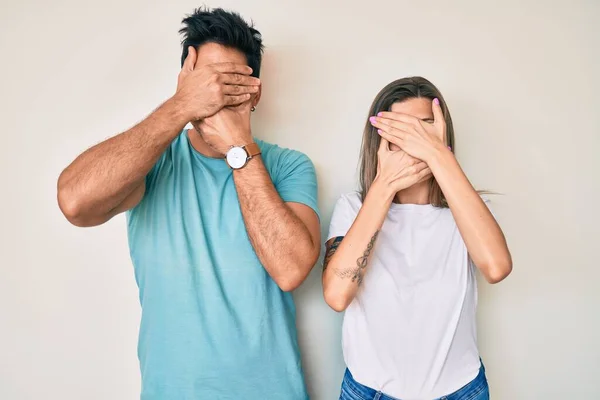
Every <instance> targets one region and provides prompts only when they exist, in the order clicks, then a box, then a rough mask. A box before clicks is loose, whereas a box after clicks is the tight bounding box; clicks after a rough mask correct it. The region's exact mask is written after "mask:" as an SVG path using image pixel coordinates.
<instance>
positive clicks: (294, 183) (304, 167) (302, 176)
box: [274, 151, 321, 219]
mask: <svg viewBox="0 0 600 400" xmlns="http://www.w3.org/2000/svg"><path fill="white" fill-rule="evenodd" d="M280 165H281V166H280V170H279V174H278V176H277V179H276V181H275V182H274V184H275V189H277V192H278V193H279V196H281V199H282V200H283V201H284V202H286V203H288V202H291V203H300V204H304V205H306V206H308V207H310V208H312V209H313V210H314V211H315V213H316V214H317V216H318V217H319V219H321V214H320V213H319V206H318V189H317V174H316V172H315V167H314V165H313V163H312V161H311V160H310V158H308V157H307V156H306V155H305V154H303V153H300V152H298V151H290V152H288V153H287V154H286V155H285V156H284V157H283V159H282V161H281V164H280Z"/></svg>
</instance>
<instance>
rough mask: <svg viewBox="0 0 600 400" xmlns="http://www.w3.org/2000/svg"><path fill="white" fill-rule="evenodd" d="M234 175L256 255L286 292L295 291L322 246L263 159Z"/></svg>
mask: <svg viewBox="0 0 600 400" xmlns="http://www.w3.org/2000/svg"><path fill="white" fill-rule="evenodd" d="M233 176H234V181H235V186H236V190H237V193H238V198H239V202H240V208H241V210H242V215H243V218H244V223H245V225H246V230H247V232H248V236H249V238H250V242H251V243H252V246H253V247H254V250H255V251H256V254H257V255H258V257H259V259H260V261H261V262H262V264H263V266H264V267H265V269H266V270H267V272H268V273H269V275H270V276H271V277H272V278H273V280H274V281H275V282H276V283H277V284H278V285H279V287H280V288H281V289H282V290H285V291H289V290H292V289H294V288H295V287H296V286H298V285H299V284H300V282H302V281H303V280H304V278H305V277H306V276H307V275H308V273H309V272H310V269H311V268H312V266H313V265H314V263H315V262H316V259H317V257H318V254H319V251H318V249H319V248H320V244H319V243H313V239H312V237H311V234H310V232H309V230H308V228H307V227H306V225H305V224H304V223H303V222H302V221H301V220H300V218H298V217H297V216H296V215H295V214H294V212H293V211H292V210H291V209H290V208H289V207H288V206H287V205H286V204H285V203H284V202H283V200H282V199H281V197H280V196H279V194H278V193H277V190H276V189H275V186H274V185H273V182H272V181H271V177H270V176H269V173H268V172H267V170H266V168H265V166H264V164H263V161H262V158H261V157H260V156H259V157H255V158H253V159H252V160H250V161H249V163H248V165H246V166H245V167H244V168H242V169H240V170H236V171H234V174H233ZM315 249H316V250H315Z"/></svg>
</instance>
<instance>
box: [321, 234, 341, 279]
mask: <svg viewBox="0 0 600 400" xmlns="http://www.w3.org/2000/svg"><path fill="white" fill-rule="evenodd" d="M343 238H344V237H343V236H337V237H336V238H335V239H333V242H332V243H331V245H330V246H328V247H327V251H326V252H325V259H324V260H323V271H325V268H327V264H329V261H331V257H333V255H334V254H335V252H336V251H337V248H338V247H339V245H340V243H342V239H343Z"/></svg>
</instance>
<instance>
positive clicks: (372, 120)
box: [369, 117, 377, 124]
mask: <svg viewBox="0 0 600 400" xmlns="http://www.w3.org/2000/svg"><path fill="white" fill-rule="evenodd" d="M369 121H371V123H372V124H373V123H375V122H377V120H376V119H375V117H371V118H369Z"/></svg>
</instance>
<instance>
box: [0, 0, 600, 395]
mask: <svg viewBox="0 0 600 400" xmlns="http://www.w3.org/2000/svg"><path fill="white" fill-rule="evenodd" d="M484 3H486V4H484ZM488 3H489V2H481V1H476V0H473V1H453V2H447V1H419V2H417V1H400V0H396V1H391V0H387V1H383V0H379V1H378V0H372V1H369V2H366V3H363V2H352V1H335V2H334V1H323V0H320V1H315V0H303V1H287V2H279V1H276V0H270V1H269V0H262V1H260V0H254V1H251V2H250V1H241V0H237V1H236V0H228V1H222V2H220V3H210V4H209V5H211V6H219V5H220V6H223V7H225V8H231V9H235V10H238V11H240V12H241V13H242V14H243V15H244V16H246V17H251V18H252V19H253V20H254V21H255V23H256V26H257V28H258V29H259V30H260V31H261V32H262V33H263V36H264V39H265V44H266V45H267V49H266V54H265V58H264V67H263V71H262V76H261V77H262V80H263V85H264V92H263V97H262V102H261V104H260V105H259V107H258V110H257V112H256V113H255V115H254V122H253V126H254V133H255V134H256V135H257V136H259V137H262V138H264V139H266V140H269V141H273V142H277V143H279V144H280V145H283V146H286V147H292V148H296V149H298V150H300V151H303V152H305V153H307V154H308V155H309V156H310V157H311V158H312V160H313V161H314V163H315V165H316V168H317V171H318V177H319V186H320V206H321V208H322V212H323V216H324V219H323V221H322V222H323V230H324V231H325V230H326V229H327V224H328V222H329V217H330V215H331V211H332V207H333V204H334V201H335V200H336V198H337V197H338V196H339V194H340V193H342V192H347V191H350V190H352V189H353V188H354V187H355V172H356V165H357V156H358V150H359V144H360V137H361V130H362V126H363V124H364V121H365V118H366V113H367V110H368V107H369V105H370V103H371V101H372V99H373V97H374V96H375V94H376V93H377V92H378V91H379V89H380V88H381V87H382V86H384V85H385V84H386V83H388V82H389V81H391V80H393V79H396V78H400V77H403V76H407V75H415V74H418V75H423V76H425V77H427V78H429V79H431V80H432V81H433V82H434V83H435V84H436V85H438V87H439V88H440V89H441V91H442V92H443V93H444V95H445V97H446V100H447V101H448V103H449V105H450V108H451V110H452V113H453V117H454V122H455V128H456V132H457V143H458V144H457V148H458V158H459V160H460V161H461V163H462V165H463V167H464V169H465V170H466V172H467V174H468V175H469V177H470V178H471V179H472V181H473V182H474V183H475V184H476V185H477V186H478V187H480V188H486V189H492V190H495V191H498V192H502V193H503V196H498V197H495V198H493V208H494V210H495V212H496V215H497V216H498V218H499V220H500V223H501V225H502V226H503V228H504V230H505V233H506V235H507V237H508V241H509V245H510V248H511V250H512V253H513V256H514V271H513V274H512V275H511V276H510V277H509V279H507V280H506V281H505V282H503V283H501V284H500V285H497V286H494V287H491V286H488V285H485V284H483V282H482V283H481V284H480V308H479V327H480V348H481V352H482V356H483V358H484V361H485V363H486V365H487V369H488V377H489V380H490V385H491V387H492V398H493V399H495V400H515V399H516V400H532V399H540V400H541V399H598V398H600V385H598V383H597V379H598V376H599V375H600V346H599V345H598V338H600V312H599V307H600V297H599V295H598V291H597V287H598V282H599V281H600V267H599V265H598V261H597V259H596V258H595V257H596V255H597V250H598V240H599V239H600V234H599V233H600V232H599V228H598V224H599V222H600V221H599V219H600V218H599V211H598V210H599V207H598V198H599V197H600V190H599V189H600V187H599V186H600V179H599V173H598V171H599V170H600V168H598V167H599V165H598V164H599V161H598V160H599V157H598V155H597V153H598V151H599V150H598V149H599V148H600V139H599V134H600V116H599V113H598V104H599V102H600V100H599V98H600V95H599V93H600V91H599V89H600V78H599V75H598V73H599V72H600V55H599V52H600V27H599V25H598V20H599V18H600V3H599V2H597V1H594V0H588V1H585V0H579V1H574V0H573V1H567V0H565V1H531V0H530V1H515V0H508V1H502V2H498V5H495V6H492V5H489V4H488ZM198 5H200V4H199V3H196V2H194V1H189V0H181V1H176V2H174V1H166V0H164V1H155V2H148V1H141V0H120V1H116V0H105V1H101V2H84V1H76V0H57V1H53V2H44V1H41V0H39V1H34V0H21V1H19V2H17V1H12V2H11V1H8V0H1V2H0V57H1V59H0V113H1V118H0V127H1V135H2V136H1V138H2V141H1V143H2V149H3V151H2V153H3V155H2V157H0V167H1V168H0V174H1V175H0V177H1V181H0V182H1V183H2V196H1V197H0V202H1V203H0V205H1V207H0V213H1V214H0V224H1V228H0V234H1V237H0V239H1V240H0V246H1V248H0V250H1V251H0V399H3V400H25V399H44V400H55V399H56V400H59V399H60V400H70V399H73V400H75V399H76V400H80V399H86V400H105V399H118V400H120V399H135V398H137V397H138V396H139V385H140V379H139V372H138V364H137V358H136V343H137V330H138V324H139V317H140V308H139V302H138V299H137V287H136V285H135V281H134V276H133V269H132V267H131V263H130V260H129V255H128V249H127V242H126V232H125V223H124V218H123V217H122V216H120V217H118V218H115V219H114V220H113V221H111V222H110V223H108V224H106V225H105V226H102V227H99V228H93V229H79V228H74V227H71V226H70V225H68V223H67V222H66V221H65V220H64V219H63V218H62V216H61V214H60V212H59V210H58V207H57V205H56V200H55V196H56V191H55V187H56V178H57V177H58V174H59V173H60V171H61V169H62V168H64V167H65V166H66V165H67V164H68V163H69V162H70V161H71V160H72V159H73V158H74V157H75V156H76V155H77V154H78V153H80V152H81V151H82V150H84V149H85V148H87V147H88V146H90V145H92V144H95V143H97V142H99V141H101V140H103V139H105V138H106V137H108V136H111V135H113V134H115V133H118V132H119V131H121V130H124V129H126V128H128V127H130V126H131V125H133V124H134V123H136V122H137V121H138V120H140V119H142V118H143V117H144V116H145V115H146V114H147V113H149V112H150V111H151V110H152V109H153V108H154V107H156V106H157V105H158V104H159V103H160V102H162V101H163V100H165V99H166V98H168V97H169V96H170V95H171V94H172V92H173V90H174V88H175V83H176V78H177V73H178V69H179V56H180V47H179V37H178V34H177V30H178V29H179V27H180V21H181V19H182V17H183V16H184V14H185V13H188V12H191V11H192V9H193V8H194V7H196V6H198ZM295 298H296V300H297V306H298V329H299V331H300V338H301V346H302V347H301V348H302V352H303V360H304V365H305V369H306V379H307V382H308V385H309V389H310V392H311V395H312V398H313V399H315V400H329V399H334V398H337V397H336V396H337V394H338V393H339V392H338V388H339V384H340V381H341V377H342V373H343V368H344V366H343V360H342V358H341V349H340V324H341V316H340V315H337V314H335V313H334V312H333V311H330V310H329V309H328V308H327V306H326V305H325V303H324V301H323V299H322V294H321V283H320V268H318V267H317V268H315V270H314V271H313V273H312V274H311V275H310V277H309V279H308V280H307V281H306V282H305V284H304V285H303V286H302V287H301V288H300V289H299V290H298V291H297V292H296V293H295Z"/></svg>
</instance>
